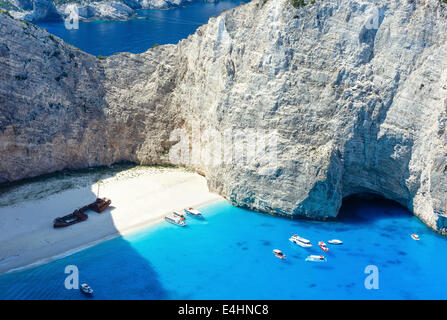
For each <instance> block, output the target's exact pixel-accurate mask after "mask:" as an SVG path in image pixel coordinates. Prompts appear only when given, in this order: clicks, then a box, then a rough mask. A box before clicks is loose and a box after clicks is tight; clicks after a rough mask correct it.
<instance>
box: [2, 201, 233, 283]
mask: <svg viewBox="0 0 447 320" xmlns="http://www.w3.org/2000/svg"><path fill="white" fill-rule="evenodd" d="M222 201H225V199H223V198H222V199H215V200H209V201H206V202H204V203H201V204H195V205H193V207H196V208H198V209H200V208H202V207H205V206H208V205H211V204H214V203H219V202H222ZM169 213H170V212H169V211H168V212H166V213H165V214H169ZM163 221H164V218H163V217H161V218H156V219H153V220H149V221H145V222H142V223H141V224H139V225H136V226H131V227H129V228H128V229H126V230H123V231H121V232H115V233H113V234H110V235H108V236H105V237H103V238H101V239H98V240H95V241H92V242H90V243H86V244H84V245H81V246H79V247H76V248H73V249H70V250H68V251H66V252H63V253H60V254H57V255H54V256H49V257H45V258H42V259H40V260H38V261H35V262H31V263H30V264H27V265H24V266H19V267H15V268H12V269H9V270H6V271H4V272H0V276H2V275H5V274H10V273H14V272H20V271H24V270H28V269H32V268H36V267H39V266H42V265H45V264H48V263H51V262H53V261H56V260H60V259H63V258H65V257H68V256H71V255H73V254H76V253H78V252H81V251H83V250H86V249H89V248H91V247H94V246H96V245H98V244H101V243H104V242H107V241H109V240H113V239H116V238H119V237H124V236H127V235H130V234H133V233H136V232H139V231H142V230H143V229H145V228H148V227H150V226H154V225H156V224H159V223H161V222H163Z"/></svg>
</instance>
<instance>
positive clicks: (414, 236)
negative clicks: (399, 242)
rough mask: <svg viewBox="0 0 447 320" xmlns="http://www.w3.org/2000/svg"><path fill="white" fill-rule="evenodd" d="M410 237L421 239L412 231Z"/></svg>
mask: <svg viewBox="0 0 447 320" xmlns="http://www.w3.org/2000/svg"><path fill="white" fill-rule="evenodd" d="M411 237H412V238H413V239H414V240H417V241H419V240H421V238H420V237H419V236H418V235H417V234H415V233H412V234H411Z"/></svg>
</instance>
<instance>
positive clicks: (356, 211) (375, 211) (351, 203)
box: [337, 192, 412, 228]
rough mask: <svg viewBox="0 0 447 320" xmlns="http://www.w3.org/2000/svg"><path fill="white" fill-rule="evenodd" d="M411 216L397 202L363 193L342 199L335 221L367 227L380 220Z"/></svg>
mask: <svg viewBox="0 0 447 320" xmlns="http://www.w3.org/2000/svg"><path fill="white" fill-rule="evenodd" d="M411 216H412V213H411V212H410V211H408V209H407V208H405V207H403V206H402V205H401V204H399V203H398V202H396V201H394V200H389V199H386V198H384V197H382V196H380V195H377V194H374V193H368V192H363V193H357V194H354V195H350V196H347V197H345V198H344V199H343V202H342V206H341V208H340V211H339V214H338V216H337V221H339V222H342V223H347V224H350V225H356V224H365V225H367V224H373V223H375V222H378V221H380V220H382V219H396V220H399V219H408V218H409V217H411ZM396 228H398V226H396Z"/></svg>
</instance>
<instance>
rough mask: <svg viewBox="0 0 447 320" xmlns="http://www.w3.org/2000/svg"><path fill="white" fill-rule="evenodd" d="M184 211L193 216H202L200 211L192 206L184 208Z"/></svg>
mask: <svg viewBox="0 0 447 320" xmlns="http://www.w3.org/2000/svg"><path fill="white" fill-rule="evenodd" d="M184 211H185V213H186V214H189V215H190V216H192V217H194V218H203V216H202V212H200V211H199V210H196V209H194V208H188V209H184Z"/></svg>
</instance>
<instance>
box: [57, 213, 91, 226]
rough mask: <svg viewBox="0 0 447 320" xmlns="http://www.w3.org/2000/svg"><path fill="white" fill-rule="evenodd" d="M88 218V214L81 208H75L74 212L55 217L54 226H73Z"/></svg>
mask: <svg viewBox="0 0 447 320" xmlns="http://www.w3.org/2000/svg"><path fill="white" fill-rule="evenodd" d="M87 219H88V215H86V214H85V213H83V212H81V211H79V210H75V211H73V213H71V214H69V215H66V216H64V217H60V218H56V219H54V221H53V227H54V228H62V227H68V226H71V225H72V224H75V223H79V222H82V221H85V220H87Z"/></svg>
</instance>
